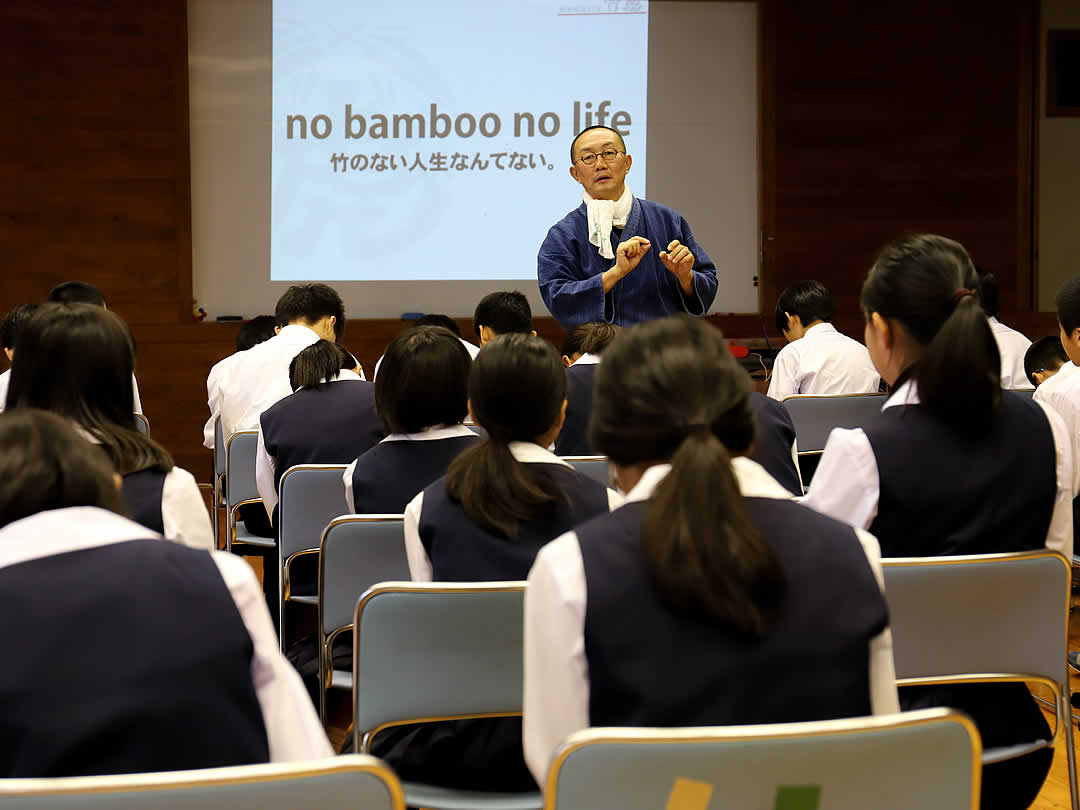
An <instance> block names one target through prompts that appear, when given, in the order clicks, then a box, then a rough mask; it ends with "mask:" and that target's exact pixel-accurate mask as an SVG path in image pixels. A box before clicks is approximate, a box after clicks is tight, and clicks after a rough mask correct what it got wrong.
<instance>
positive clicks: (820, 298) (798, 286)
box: [776, 281, 834, 332]
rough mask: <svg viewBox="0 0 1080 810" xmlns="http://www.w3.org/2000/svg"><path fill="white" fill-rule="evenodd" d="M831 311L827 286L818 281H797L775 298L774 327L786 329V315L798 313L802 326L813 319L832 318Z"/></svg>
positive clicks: (781, 330)
mask: <svg viewBox="0 0 1080 810" xmlns="http://www.w3.org/2000/svg"><path fill="white" fill-rule="evenodd" d="M833 311H834V308H833V298H832V293H831V292H829V288H828V287H826V286H825V285H824V284H822V283H821V282H820V281H797V282H795V283H794V284H792V285H791V286H790V287H788V288H787V289H785V290H784V291H783V292H782V293H780V297H779V298H778V299H777V300H776V328H777V329H778V330H779V331H780V332H786V331H787V330H788V318H787V316H788V315H798V316H799V320H800V321H802V324H803V326H809V325H810V324H812V323H813V322H814V321H828V320H832V316H833ZM785 313H787V314H785Z"/></svg>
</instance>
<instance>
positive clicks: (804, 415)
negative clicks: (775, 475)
mask: <svg viewBox="0 0 1080 810" xmlns="http://www.w3.org/2000/svg"><path fill="white" fill-rule="evenodd" d="M886 399H888V396H887V395H886V394H845V395H842V396H812V395H804V394H796V395H794V396H790V397H786V398H785V399H784V407H785V408H787V412H788V414H789V415H790V416H791V421H792V422H793V423H794V425H795V437H796V439H797V440H798V442H799V452H800V453H804V452H815V451H820V450H824V449H825V441H826V440H827V439H828V438H829V433H831V432H832V429H833V428H855V427H862V426H864V425H866V424H868V423H869V422H871V421H872V420H873V419H875V418H876V417H877V416H878V414H880V413H881V406H882V405H884V404H885V400H886Z"/></svg>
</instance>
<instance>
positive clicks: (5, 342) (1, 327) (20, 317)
mask: <svg viewBox="0 0 1080 810" xmlns="http://www.w3.org/2000/svg"><path fill="white" fill-rule="evenodd" d="M37 308H38V305H37V304H16V305H15V306H13V307H12V308H11V309H9V310H8V314H7V315H5V316H4V320H3V322H2V323H0V348H3V349H14V348H15V338H16V337H17V336H18V334H19V327H21V326H22V325H23V324H24V323H25V322H26V320H27V319H28V318H29V317H30V316H31V315H33V314H34V310H35V309H37Z"/></svg>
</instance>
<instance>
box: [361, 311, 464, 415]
mask: <svg viewBox="0 0 1080 810" xmlns="http://www.w3.org/2000/svg"><path fill="white" fill-rule="evenodd" d="M471 362H472V359H471V358H470V357H469V352H468V350H467V349H466V348H465V345H464V344H463V343H462V342H461V341H460V340H458V338H457V335H455V334H454V333H453V332H451V331H450V330H449V329H443V328H442V327H441V326H418V327H416V328H414V329H410V330H408V331H407V332H405V333H403V334H401V335H398V337H396V338H395V339H394V341H393V342H392V343H391V344H390V345H389V346H388V347H387V348H386V354H384V355H383V359H382V365H381V366H379V376H378V377H376V378H375V410H377V411H378V413H379V418H380V419H382V423H383V427H384V428H385V430H386V432H387V433H419V432H421V431H422V430H424V429H425V428H430V427H437V426H439V425H456V424H458V423H460V422H462V421H463V420H464V419H465V417H466V415H467V414H468V412H469V404H468V400H469V397H468V382H469V365H470V364H471Z"/></svg>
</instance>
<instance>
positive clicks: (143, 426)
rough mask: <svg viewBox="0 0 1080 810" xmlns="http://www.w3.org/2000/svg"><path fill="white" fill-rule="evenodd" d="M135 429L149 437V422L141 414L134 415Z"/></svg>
mask: <svg viewBox="0 0 1080 810" xmlns="http://www.w3.org/2000/svg"><path fill="white" fill-rule="evenodd" d="M135 429H136V430H137V431H139V433H141V434H143V435H144V436H149V435H150V420H149V419H147V418H146V417H145V416H143V415H142V414H141V413H137V414H135Z"/></svg>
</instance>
